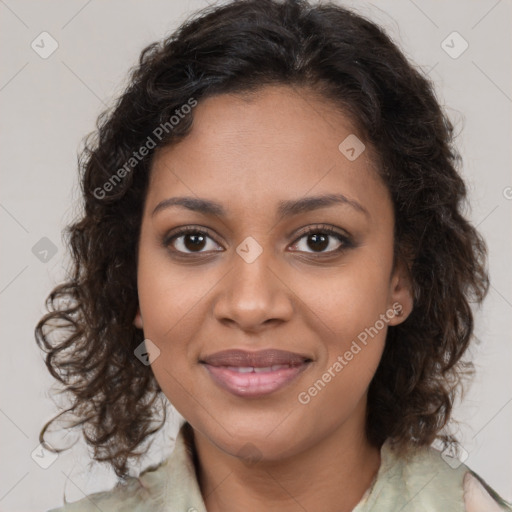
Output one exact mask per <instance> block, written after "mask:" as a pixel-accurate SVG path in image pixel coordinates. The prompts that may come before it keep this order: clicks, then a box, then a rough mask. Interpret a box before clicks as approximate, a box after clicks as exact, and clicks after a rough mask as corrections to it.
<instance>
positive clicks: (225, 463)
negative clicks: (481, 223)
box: [36, 0, 511, 512]
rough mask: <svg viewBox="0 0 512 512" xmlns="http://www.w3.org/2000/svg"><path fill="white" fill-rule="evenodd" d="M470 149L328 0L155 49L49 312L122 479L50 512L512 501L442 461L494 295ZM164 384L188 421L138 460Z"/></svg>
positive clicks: (86, 421)
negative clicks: (484, 311)
mask: <svg viewBox="0 0 512 512" xmlns="http://www.w3.org/2000/svg"><path fill="white" fill-rule="evenodd" d="M458 159H459V157H458V154H457V152H456V150H455V148H454V147H453V145H452V127H451V125H450V122H449V120H448V119H447V117H446V116H445V114H444V113H443V111H442V110H441V108H440V106H439V104H438V102H437V101H436V99H435V95H434V92H433V88H432V85H431V84H430V83H429V82H428V81H427V80H426V79H425V77H424V76H422V75H421V74H420V73H419V72H418V71H417V70H416V69H414V67H412V66H411V65H410V64H409V63H408V62H407V60H406V59H405V57H404V56H403V55H402V53H401V52H400V51H399V50H398V49H397V47H396V46H395V45H394V44H393V43H392V42H391V41H390V39H389V38H388V37H387V36H386V35H385V34H384V33H383V31H382V30H381V29H380V28H378V27H377V26H375V25H374V24H373V23H371V22H369V21H367V20H365V19H363V18H362V17H360V16H357V15H355V14H354V13H352V12H350V11H348V10H346V9H344V8H341V7H339V6H335V5H323V6H315V7H313V6H311V5H309V4H308V3H307V2H304V1H292V0H288V1H284V2H277V1H273V0H263V1H262V0H242V1H234V2H231V3H228V4H226V5H224V6H220V7H215V8H209V9H207V10H205V11H202V12H201V13H199V14H198V15H197V16H196V17H194V18H192V19H190V20H189V21H188V22H187V23H185V24H184V25H183V26H182V27H180V29H179V30H178V31H177V32H176V33H175V34H173V35H172V36H170V37H169V38H167V39H166V40H165V41H163V43H161V44H158V43H154V44H152V45H150V46H149V47H147V48H146V49H145V50H144V51H143V52H142V55H141V58H140V64H139V66H138V68H136V69H135V70H134V71H133V73H132V76H131V82H130V85H129V86H128V88H127V90H126V92H125V93H124V94H123V96H122V97H121V98H120V100H119V101H118V103H117V104H116V106H115V108H114V109H113V111H112V112H110V113H108V114H104V115H103V116H101V119H100V122H99V126H98V133H97V137H96V139H95V140H94V141H93V143H91V144H89V146H88V148H87V150H86V153H85V154H84V158H83V160H82V170H83V176H82V185H83V196H84V202H85V211H84V214H83V216H82V218H80V219H79V220H78V221H77V222H76V223H75V224H73V225H72V226H70V231H69V232H70V246H71V251H72V255H73V257H74V269H73V274H72V276H71V278H70V280H69V281H68V282H66V283H63V284H62V285H61V286H59V287H58V288H56V289H55V290H54V291H53V293H52V294H51V295H50V298H49V306H50V309H51V311H50V312H49V313H48V315H46V316H45V317H44V318H42V319H41V321H40V322H39V324H38V326H37V328H36V336H37V339H38V342H39V344H40V346H41V347H42V348H43V349H44V350H45V351H46V352H47V365H48V368H49V370H50V371H51V373H52V375H54V376H55V377H56V378H57V379H59V380H60V381H61V382H62V384H63V385H64V386H65V387H66V389H67V390H68V391H69V392H70V396H71V398H72V401H71V404H70V407H69V409H68V410H67V411H64V412H63V413H62V415H63V416H66V415H67V414H68V413H71V414H72V415H73V416H74V417H75V418H77V419H76V420H75V423H76V424H77V425H81V426H82V427H83V429H84V435H85V438H86V440H87V442H88V443H89V445H90V446H91V447H92V448H93V450H94V457H95V459H96V460H99V461H106V462H109V463H110V464H111V465H112V466H113V468H114V469H115V470H116V473H117V474H118V476H120V477H121V478H122V482H120V484H119V485H118V486H117V487H116V488H114V489H112V490H110V491H105V492H103V493H98V494H94V495H91V496H88V497H86V498H84V499H83V500H81V501H79V502H77V503H75V504H67V505H65V506H64V507H63V508H61V509H58V510H64V511H85V510H97V509H98V508H99V509H100V510H102V511H105V512H106V511H111V510H137V511H146V510H147V511H149V510H151V511H155V510H180V511H181V510H183V511H186V510H188V511H193V510H197V511H205V510H208V512H217V511H223V512H229V511H231V510H265V511H268V510H280V511H283V510H285V511H287V510H290V511H291V510H311V511H313V510H322V511H329V510H333V511H334V510H336V511H338V512H344V511H356V512H362V511H369V510H378V511H379V512H386V511H396V510H415V511H417V510H428V511H433V510H442V511H456V510H457V511H459V510H460V511H463V510H466V511H470V512H471V511H475V510H511V508H510V506H509V505H507V504H506V503H505V502H504V501H503V500H502V499H501V498H500V497H499V496H497V495H496V493H495V492H494V491H493V490H492V489H491V488H490V487H489V486H488V485H487V484H485V482H483V481H482V480H481V479H480V478H479V477H478V476H477V475H475V474H474V473H473V472H472V471H471V470H470V469H469V468H468V467H467V466H465V465H464V464H461V463H460V462H459V461H457V460H456V459H454V458H452V457H450V456H448V450H449V449H450V448H453V447H455V448H456V447H457V445H456V440H455V438H454V437H453V436H451V435H450V434H449V433H447V432H446V429H445V428H444V427H445V426H446V424H447V422H448V420H449V418H450V414H451V409H452V404H453V401H454V398H455V396H456V393H457V391H458V390H459V388H460V385H461V383H462V378H463V371H462V370H463V369H465V368H466V366H463V364H462V357H463V355H464V353H465V352H466V350H467V348H468V346H469V343H470V340H471V336H472V332H473V317H472V312H471V308H470V300H474V301H476V302H481V301H482V300H483V298H484V297H485V294H486V292H487V289H488V277H487V272H486V265H485V258H486V249H485V244H484V242H483V240H482V238H481V236H480V235H479V234H478V232H477V231H476V230H475V228H474V227H473V226H471V225H470V223H469V222H468V221H467V220H466V219H465V218H464V216H463V215H462V209H463V204H464V200H465V194H466V189H465V185H464V182H463V181H462V179H461V177H460V176H459V174H458V173H457V170H456V165H457V163H458ZM56 323H58V326H57V327H56ZM49 326H53V327H54V331H53V332H48V330H47V329H43V328H44V327H49ZM62 330H63V331H62ZM61 331H62V332H64V333H65V334H64V336H63V335H62V334H61ZM57 333H59V336H58V337H57V336H55V335H54V334H57ZM162 395H164V396H165V397H166V398H167V399H168V400H169V401H170V402H171V403H172V404H173V406H174V407H176V409H177V410H178V411H179V412H180V414H181V415H182V416H183V417H184V418H185V423H184V425H183V426H182V427H181V429H180V432H179V434H178V437H177V440H176V445H175V448H174V451H173V453H172V455H171V456H170V457H169V458H168V459H166V460H165V461H163V462H162V463H161V464H159V465H158V466H156V467H152V468H149V469H148V470H147V471H145V472H144V473H143V474H141V475H140V476H139V477H130V476H129V475H128V462H129V461H130V460H131V459H136V458H137V457H138V456H139V455H140V453H141V452H143V451H144V449H145V448H144V447H145V444H144V443H145V442H146V441H148V440H149V439H150V438H151V435H152V434H153V433H154V432H156V431H157V430H158V429H159V428H160V427H161V426H162V424H163V422H164V421H165V407H162V401H161V398H162ZM57 418H58V417H57ZM57 418H55V419H57ZM50 423H51V422H50ZM50 423H49V424H50ZM49 424H47V425H46V426H45V428H44V429H43V431H42V433H41V441H43V440H44V434H45V431H46V428H47V427H48V425H49ZM435 440H438V441H441V442H442V443H443V446H444V447H445V448H446V450H445V451H443V453H442V454H441V453H439V452H438V451H437V450H434V449H433V448H431V447H430V445H431V444H432V442H433V441H435Z"/></svg>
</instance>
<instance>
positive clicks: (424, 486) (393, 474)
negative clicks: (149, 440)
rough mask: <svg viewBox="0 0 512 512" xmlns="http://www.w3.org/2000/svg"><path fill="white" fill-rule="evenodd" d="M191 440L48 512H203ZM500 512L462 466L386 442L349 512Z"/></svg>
mask: <svg viewBox="0 0 512 512" xmlns="http://www.w3.org/2000/svg"><path fill="white" fill-rule="evenodd" d="M192 439H193V438H192V431H191V426H190V424H188V423H184V425H183V426H182V427H181V429H180V431H179V433H178V436H177V438H176V443H175V446H174V450H173V452H172V454H171V456H170V457H169V458H167V459H166V460H165V461H163V462H162V463H160V464H159V465H157V466H153V467H150V468H148V469H146V470H145V471H144V472H143V473H141V475H140V476H139V477H138V478H134V477H130V478H128V479H127V481H126V482H122V483H119V484H117V486H115V487H114V488H113V489H112V490H110V491H106V492H100V493H95V494H91V495H89V496H87V497H86V498H84V499H81V500H80V501H77V502H74V503H67V504H65V505H64V506H63V507H62V508H58V509H53V510H51V511H49V512H98V511H100V512H128V511H130V512H131V511H133V512H164V511H165V512H206V508H205V504H204V501H203V498H202V495H201V491H200V488H199V484H198V482H197V478H196V472H195V466H194V459H193V446H192V443H193V440H192ZM447 461H448V462H450V464H449V463H448V462H447ZM504 510H508V511H512V506H511V505H510V504H507V503H506V502H505V501H503V500H502V499H501V498H500V497H499V496H498V495H497V494H496V493H495V492H494V491H493V490H492V489H491V488H490V487H489V486H488V485H487V484H486V483H485V482H484V481H483V480H482V479H481V478H480V477H478V476H477V475H476V474H475V473H473V472H472V471H471V470H470V469H469V468H468V467H467V466H466V465H464V464H460V463H459V462H458V461H455V460H454V459H446V458H445V459H443V458H442V456H441V453H440V452H439V451H437V450H435V449H434V448H431V447H429V448H423V449H419V450H417V451H416V452H414V454H413V455H412V456H411V457H410V458H408V459H403V458H399V457H397V456H396V455H395V453H394V451H393V450H392V449H391V446H390V444H389V443H388V442H385V443H384V444H383V445H382V448H381V465H380V468H379V471H378V472H377V475H376V477H375V479H374V480H373V483H372V485H371V486H370V488H369V489H368V490H367V491H366V493H365V494H364V496H363V497H362V499H361V501H360V502H359V503H358V505H357V506H356V507H355V508H354V509H353V512H370V511H372V512H398V511H400V512H434V511H436V512H438V511H439V512H495V511H496V512H501V511H504ZM312 512H316V511H312Z"/></svg>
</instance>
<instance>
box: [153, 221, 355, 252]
mask: <svg viewBox="0 0 512 512" xmlns="http://www.w3.org/2000/svg"><path fill="white" fill-rule="evenodd" d="M187 234H195V235H206V236H207V237H208V238H210V239H212V240H214V237H213V236H212V233H211V232H210V230H208V229H207V228H203V227H199V226H186V227H184V228H182V229H180V230H179V231H178V232H175V233H171V234H168V235H165V236H164V237H163V240H162V244H163V246H164V247H165V248H169V246H170V245H171V243H172V242H173V241H174V240H176V239H178V238H181V237H182V236H185V235H187ZM311 234H317V235H318V234H321V235H329V236H333V237H335V238H337V239H338V241H339V242H341V245H340V246H339V247H338V248H337V249H334V250H331V251H326V252H316V253H315V252H306V254H308V255H313V257H317V258H321V257H325V256H326V255H329V256H332V255H333V254H340V253H342V252H344V251H345V250H347V249H350V248H353V247H354V244H353V242H352V240H351V239H350V238H349V237H348V236H347V235H344V234H342V233H340V232H339V231H338V230H336V229H334V228H332V227H331V226H329V225H325V224H321V225H318V226H308V227H307V228H306V229H304V231H302V233H301V234H300V235H299V236H298V238H296V239H295V241H294V242H293V243H292V245H296V244H297V243H298V242H299V241H300V240H302V239H303V238H304V237H307V236H308V235H311ZM172 252H173V253H174V254H177V255H179V256H183V257H194V256H193V255H200V254H204V253H202V252H183V251H177V250H175V249H172ZM215 252H221V251H215ZM298 252H301V253H302V252H304V251H298Z"/></svg>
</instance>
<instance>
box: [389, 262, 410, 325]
mask: <svg viewBox="0 0 512 512" xmlns="http://www.w3.org/2000/svg"><path fill="white" fill-rule="evenodd" d="M390 292H391V293H390V299H391V300H390V304H389V308H390V309H391V310H393V318H392V319H391V320H390V322H389V324H390V325H398V324H401V323H402V322H404V321H405V320H406V319H407V317H408V316H409V315H410V314H411V311H412V309H413V306H414V298H413V297H414V294H413V286H412V278H411V276H410V273H409V270H408V268H407V265H406V264H405V263H404V262H403V261H402V262H400V263H398V264H397V267H396V270H395V272H394V274H393V278H392V279H391V290H390Z"/></svg>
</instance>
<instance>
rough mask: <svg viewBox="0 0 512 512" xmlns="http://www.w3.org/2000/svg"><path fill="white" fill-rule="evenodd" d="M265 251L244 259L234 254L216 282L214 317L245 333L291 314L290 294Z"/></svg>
mask: <svg viewBox="0 0 512 512" xmlns="http://www.w3.org/2000/svg"><path fill="white" fill-rule="evenodd" d="M276 267H277V266H276V265H275V264H273V263H272V262H271V261H270V258H267V257H266V254H265V251H263V253H262V254H260V256H259V257H258V258H256V260H255V261H252V262H250V263H249V262H247V261H245V260H244V259H243V258H242V257H240V256H239V255H238V254H237V253H234V254H233V258H232V262H231V270H230V271H229V272H228V273H227V274H226V275H225V276H224V278H223V279H222V280H221V281H220V282H219V285H218V287H217V288H216V289H217V293H218V296H217V297H216V300H215V302H214V307H213V313H214V316H215V318H216V319H217V320H218V321H219V322H222V323H224V324H226V325H230V326H233V327H237V328H238V329H241V330H243V331H246V332H260V331H262V330H265V329H267V328H268V327H270V326H272V325H278V324H280V323H284V322H286V321H288V320H290V318H291V317H292V315H293V301H292V296H293V293H292V291H291V290H290V288H289V287H288V286H287V284H286V283H285V282H284V280H283V278H282V276H280V275H279V274H278V270H277V268H276Z"/></svg>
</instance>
